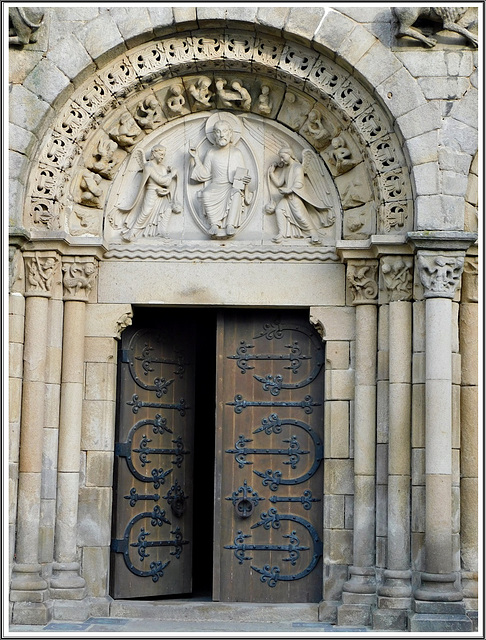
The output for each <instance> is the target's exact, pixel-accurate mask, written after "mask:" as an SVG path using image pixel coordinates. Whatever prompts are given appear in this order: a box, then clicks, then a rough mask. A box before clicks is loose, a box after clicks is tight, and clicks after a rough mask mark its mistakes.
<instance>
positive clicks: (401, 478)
mask: <svg viewBox="0 0 486 640" xmlns="http://www.w3.org/2000/svg"><path fill="white" fill-rule="evenodd" d="M412 266H413V260H412V258H410V257H405V256H389V257H385V258H382V260H381V274H382V279H383V285H384V287H383V288H384V291H385V295H387V297H388V300H389V321H388V332H389V341H388V343H389V385H388V406H389V425H388V526H387V563H386V567H387V568H386V569H385V571H384V575H383V578H384V582H383V584H382V585H381V586H380V587H379V589H378V596H379V597H378V607H379V611H377V612H375V614H374V616H373V621H374V628H378V629H406V627H407V621H408V616H407V612H406V610H407V609H409V608H410V605H411V595H412V587H411V577H412V572H411V569H410V472H411V471H410V469H411V467H410V436H411V400H412V394H411V384H412V302H411V299H412V283H413V272H412Z"/></svg>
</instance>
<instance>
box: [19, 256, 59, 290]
mask: <svg viewBox="0 0 486 640" xmlns="http://www.w3.org/2000/svg"><path fill="white" fill-rule="evenodd" d="M59 264H60V260H59V258H58V257H57V256H54V255H47V256H46V255H43V254H42V253H41V252H36V253H33V254H31V255H26V256H25V288H26V292H25V295H26V296H29V295H30V296H43V297H50V296H51V293H52V288H53V284H54V278H55V275H56V272H57V269H58V266H59Z"/></svg>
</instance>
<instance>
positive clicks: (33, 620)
mask: <svg viewBox="0 0 486 640" xmlns="http://www.w3.org/2000/svg"><path fill="white" fill-rule="evenodd" d="M51 620H52V602H51V601H47V602H14V603H13V610H12V618H11V621H12V624H38V625H42V626H45V625H46V624H47V623H48V622H50V621H51Z"/></svg>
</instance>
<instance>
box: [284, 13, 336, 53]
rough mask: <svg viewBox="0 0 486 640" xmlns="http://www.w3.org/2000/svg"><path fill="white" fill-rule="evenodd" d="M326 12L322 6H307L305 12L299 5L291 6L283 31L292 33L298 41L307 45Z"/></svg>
mask: <svg viewBox="0 0 486 640" xmlns="http://www.w3.org/2000/svg"><path fill="white" fill-rule="evenodd" d="M325 13H326V9H325V8H324V7H309V10H308V11H306V12H305V13H304V12H303V11H302V10H301V7H291V8H290V13H289V14H288V16H287V20H286V22H285V26H284V29H283V33H284V35H285V34H292V35H293V37H294V38H296V39H297V41H298V42H302V43H303V44H306V45H308V44H309V43H310V42H311V41H312V38H313V36H314V33H315V32H316V29H317V28H318V26H319V24H320V22H321V20H322V18H323V17H324V15H325Z"/></svg>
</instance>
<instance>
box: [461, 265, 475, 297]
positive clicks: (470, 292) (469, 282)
mask: <svg viewBox="0 0 486 640" xmlns="http://www.w3.org/2000/svg"><path fill="white" fill-rule="evenodd" d="M461 294H462V296H461V299H462V301H463V302H478V257H477V256H467V257H466V259H465V261H464V272H463V274H462V288H461Z"/></svg>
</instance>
